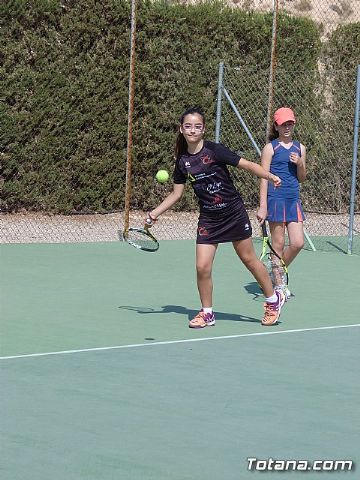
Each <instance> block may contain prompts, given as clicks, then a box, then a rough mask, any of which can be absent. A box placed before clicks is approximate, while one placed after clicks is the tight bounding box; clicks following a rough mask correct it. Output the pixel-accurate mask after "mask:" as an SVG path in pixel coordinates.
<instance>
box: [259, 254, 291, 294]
mask: <svg viewBox="0 0 360 480" xmlns="http://www.w3.org/2000/svg"><path fill="white" fill-rule="evenodd" d="M264 264H265V266H266V269H267V271H268V273H269V275H270V278H271V280H272V282H273V284H274V285H276V286H280V285H286V284H287V277H286V272H285V270H284V267H283V265H282V264H281V261H280V259H279V258H278V257H277V256H276V255H274V254H272V253H268V254H267V258H266V260H265V262H264Z"/></svg>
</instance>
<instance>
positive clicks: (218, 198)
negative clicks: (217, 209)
mask: <svg viewBox="0 0 360 480" xmlns="http://www.w3.org/2000/svg"><path fill="white" fill-rule="evenodd" d="M222 201H223V198H222V196H221V195H215V197H214V200H213V203H214V204H215V205H218V204H219V203H221V202H222Z"/></svg>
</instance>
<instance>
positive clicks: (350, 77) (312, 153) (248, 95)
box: [219, 67, 360, 253]
mask: <svg viewBox="0 0 360 480" xmlns="http://www.w3.org/2000/svg"><path fill="white" fill-rule="evenodd" d="M355 73H356V72H354V71H330V72H328V73H327V74H323V75H322V76H319V75H316V76H315V77H314V78H313V79H311V78H309V72H299V71H297V72H291V71H290V72H289V71H286V70H281V69H278V70H277V72H276V76H277V81H276V87H275V89H274V99H273V102H274V105H276V106H282V105H286V106H291V107H293V108H294V102H295V99H297V100H296V104H295V105H296V107H295V111H296V114H297V125H296V138H299V139H300V141H301V142H302V143H303V144H304V145H305V146H306V147H307V170H308V176H307V179H306V181H305V182H304V183H303V184H302V190H301V192H302V193H301V198H302V203H303V206H304V210H305V212H306V217H307V221H306V229H307V233H308V235H309V236H310V237H311V239H312V241H313V243H314V245H315V247H316V248H319V249H322V250H324V249H325V250H333V249H334V248H339V249H341V250H342V251H347V243H348V233H349V210H350V193H351V185H352V161H353V137H354V132H353V129H352V128H344V126H351V125H352V123H353V118H352V117H351V114H350V115H349V112H350V113H351V112H353V111H354V109H355V95H354V97H351V96H346V95H345V94H344V95H341V102H339V101H336V99H334V97H333V95H332V94H331V93H332V91H333V90H332V89H333V88H334V87H333V86H334V85H338V84H339V83H340V84H341V83H344V84H345V83H346V85H347V88H348V89H349V90H350V91H353V92H355V89H356V76H355ZM267 82H268V75H267V73H266V72H261V71H258V70H257V69H255V68H254V69H245V70H244V69H239V68H236V67H235V68H231V67H225V68H224V69H223V83H222V92H223V93H222V95H223V97H224V99H223V101H222V108H221V117H220V119H219V125H220V128H219V140H220V141H221V142H222V143H224V144H226V145H229V146H230V147H231V148H232V149H233V150H235V151H236V150H241V151H242V152H243V156H244V157H245V158H253V157H254V154H255V155H259V152H260V150H261V148H262V146H263V145H264V143H265V141H266V139H265V132H266V127H267V125H266V109H267V101H268V99H267V97H266V95H265V94H264V92H266V87H267ZM312 83H313V85H312ZM344 93H345V92H344ZM299 98H301V99H302V100H301V104H299V100H298V99H299ZM293 100H294V102H293ZM346 102H347V104H346ZM276 108H277V107H276ZM232 172H233V177H234V181H235V184H236V185H237V186H238V188H239V190H240V191H241V193H242V196H243V198H244V201H245V203H246V205H247V207H248V208H249V209H252V210H254V211H256V208H257V207H258V201H259V200H258V182H257V180H256V179H254V178H253V177H252V176H251V175H249V174H247V173H246V172H244V173H243V172H242V171H241V172H239V171H238V170H235V171H232ZM359 176H360V175H359V172H358V173H357V176H356V179H354V180H355V181H356V184H358V183H359ZM359 205H360V204H359V198H357V202H355V210H356V212H357V213H359V211H360V206H359ZM253 213H254V212H253ZM359 223H360V216H359V214H357V215H355V217H354V228H355V230H356V231H355V232H354V233H355V241H354V242H353V246H354V249H353V250H354V253H355V252H356V251H358V249H359V245H358V237H357V235H358V234H357V233H356V232H358V231H359V230H360V228H359V227H360V225H359ZM324 237H331V238H330V239H328V238H324ZM335 238H336V240H335Z"/></svg>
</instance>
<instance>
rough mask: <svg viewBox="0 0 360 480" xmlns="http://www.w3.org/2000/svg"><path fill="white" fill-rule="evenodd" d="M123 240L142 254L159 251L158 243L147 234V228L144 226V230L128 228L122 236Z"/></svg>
mask: <svg viewBox="0 0 360 480" xmlns="http://www.w3.org/2000/svg"><path fill="white" fill-rule="evenodd" d="M122 238H123V240H125V242H127V243H128V244H129V245H132V246H133V247H135V248H138V249H139V250H144V252H156V250H158V249H159V242H158V241H157V240H156V238H155V237H154V235H152V234H151V233H150V232H149V227H148V226H147V225H146V224H145V225H144V228H129V229H128V230H125V231H124V232H123V234H122Z"/></svg>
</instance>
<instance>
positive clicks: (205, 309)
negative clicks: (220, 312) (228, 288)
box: [203, 307, 213, 313]
mask: <svg viewBox="0 0 360 480" xmlns="http://www.w3.org/2000/svg"><path fill="white" fill-rule="evenodd" d="M203 311H204V313H212V311H213V310H212V307H204V308H203Z"/></svg>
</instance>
